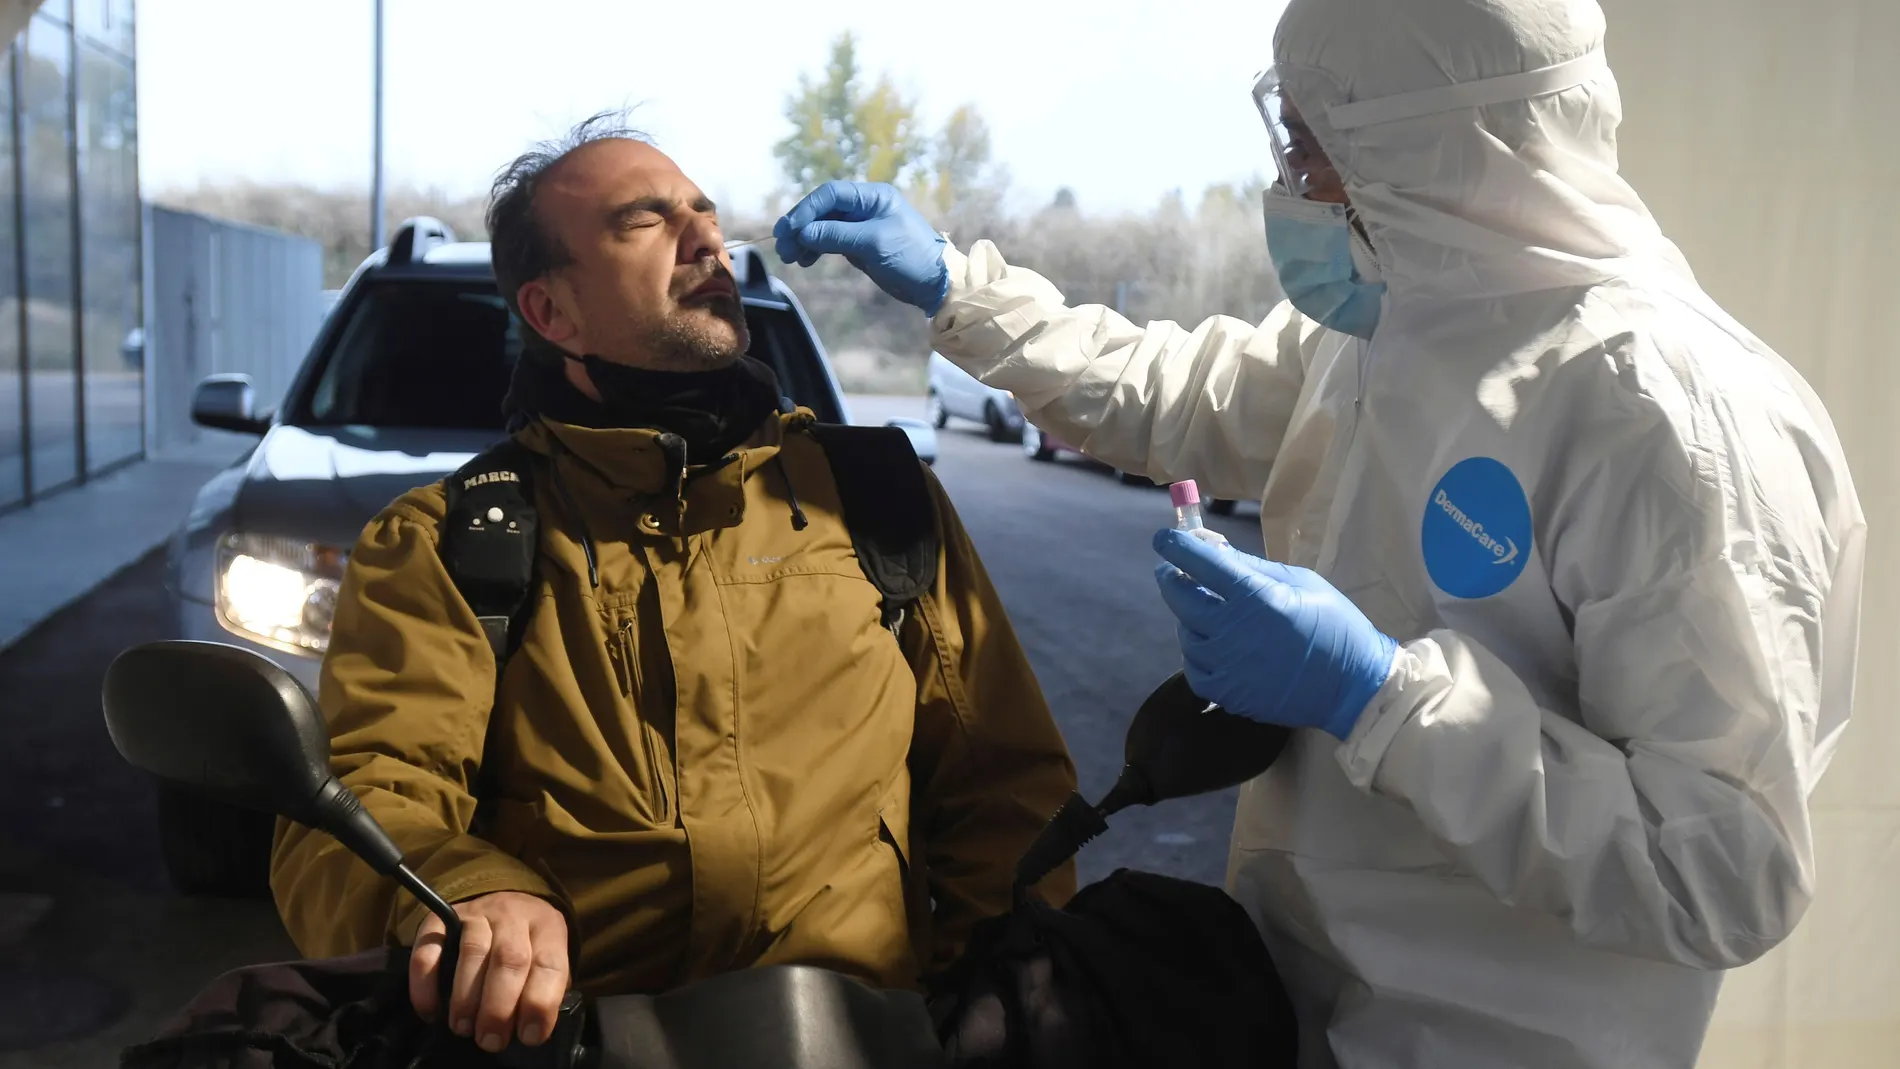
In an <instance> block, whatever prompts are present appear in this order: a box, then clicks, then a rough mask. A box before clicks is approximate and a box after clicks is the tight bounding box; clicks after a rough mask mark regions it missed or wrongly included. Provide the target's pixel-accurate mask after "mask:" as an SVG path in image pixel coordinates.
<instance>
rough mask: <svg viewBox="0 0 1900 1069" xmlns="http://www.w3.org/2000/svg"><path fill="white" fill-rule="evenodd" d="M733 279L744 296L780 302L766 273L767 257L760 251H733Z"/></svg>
mask: <svg viewBox="0 0 1900 1069" xmlns="http://www.w3.org/2000/svg"><path fill="white" fill-rule="evenodd" d="M732 279H733V281H734V282H737V283H738V284H739V293H740V294H741V295H742V296H747V297H763V298H766V299H767V300H778V294H776V293H773V292H772V279H771V276H770V275H768V274H766V273H765V257H764V256H763V255H761V254H760V253H759V250H758V249H755V248H751V247H747V248H743V249H734V250H733V253H732Z"/></svg>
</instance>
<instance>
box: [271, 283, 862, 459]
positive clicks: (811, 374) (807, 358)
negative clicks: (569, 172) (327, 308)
mask: <svg viewBox="0 0 1900 1069" xmlns="http://www.w3.org/2000/svg"><path fill="white" fill-rule="evenodd" d="M336 311H337V313H339V314H341V315H343V316H345V317H347V319H346V321H345V322H344V324H343V327H342V329H341V330H339V331H338V332H337V333H336V334H334V335H332V336H331V340H330V343H329V345H328V346H327V349H326V352H325V353H324V355H323V360H322V364H321V366H320V368H319V371H318V375H317V379H316V382H315V384H314V385H313V386H312V387H311V389H310V390H309V393H308V395H307V399H306V400H305V402H304V404H303V405H301V406H299V407H300V410H301V411H300V415H301V417H302V418H300V419H297V420H296V422H298V423H301V424H304V425H306V426H370V427H427V428H441V429H456V430H483V431H499V430H501V429H502V426H503V422H504V420H503V417H502V407H501V406H502V400H503V398H504V397H506V395H507V392H508V380H509V377H510V376H511V375H512V374H513V370H514V364H515V359H516V357H518V356H519V355H520V353H521V340H520V337H519V336H518V335H517V334H516V333H515V328H514V320H513V317H511V316H510V315H509V314H508V307H507V305H506V304H504V303H503V302H502V299H501V295H500V293H499V292H498V291H497V290H496V288H495V286H494V283H493V282H491V281H488V280H485V279H484V280H475V279H463V280H457V281H442V282H420V281H390V282H381V283H373V284H371V285H370V286H368V287H367V288H366V289H365V291H364V292H363V293H362V294H361V295H360V296H359V297H357V298H356V299H355V300H353V301H349V302H346V303H345V304H343V305H339V306H338V307H337V309H336ZM746 320H747V323H748V324H749V325H750V327H751V329H752V350H751V355H752V356H754V357H756V358H758V359H759V360H762V361H764V362H765V363H767V364H769V365H771V366H772V368H773V370H774V371H776V372H777V373H778V378H779V387H780V389H781V390H782V391H784V393H785V394H786V395H788V396H790V397H791V398H792V399H793V400H794V401H796V402H798V403H799V404H802V405H805V406H807V407H809V408H811V409H812V410H813V412H814V413H816V415H817V416H818V418H819V419H821V420H826V421H832V422H837V421H840V419H841V417H842V413H841V412H839V411H838V406H837V404H836V402H835V400H834V399H833V392H832V387H831V384H830V380H829V378H828V376H826V375H825V373H824V367H823V364H822V363H821V361H820V359H819V356H818V352H817V350H816V348H815V347H814V346H813V345H812V339H811V337H810V335H809V333H808V332H807V330H806V328H805V326H804V323H803V321H802V320H800V319H799V317H798V315H797V313H796V312H794V311H793V310H792V309H791V308H789V307H775V306H766V305H755V304H750V303H748V304H747V305H746Z"/></svg>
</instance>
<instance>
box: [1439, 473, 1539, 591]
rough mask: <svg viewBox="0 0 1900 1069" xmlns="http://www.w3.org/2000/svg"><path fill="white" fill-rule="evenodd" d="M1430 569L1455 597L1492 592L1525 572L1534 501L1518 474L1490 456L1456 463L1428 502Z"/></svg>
mask: <svg viewBox="0 0 1900 1069" xmlns="http://www.w3.org/2000/svg"><path fill="white" fill-rule="evenodd" d="M1419 542H1420V544H1421V547H1422V548H1423V549H1424V551H1425V570H1426V571H1427V572H1429V573H1431V577H1432V582H1434V583H1437V584H1438V589H1440V590H1443V591H1444V592H1445V593H1447V594H1450V595H1451V596H1452V597H1454V598H1488V597H1490V596H1491V595H1493V594H1496V593H1498V592H1500V591H1502V590H1503V589H1504V588H1505V587H1508V586H1510V585H1511V584H1512V583H1513V582H1515V581H1516V579H1517V577H1518V576H1519V575H1521V574H1523V571H1524V565H1525V564H1526V563H1527V562H1528V561H1529V559H1530V552H1531V505H1530V502H1529V501H1528V500H1526V499H1525V497H1524V488H1523V487H1522V486H1521V485H1519V484H1518V481H1517V476H1515V475H1512V474H1511V469H1510V468H1507V467H1505V466H1504V465H1503V464H1501V463H1499V462H1498V461H1495V460H1492V459H1491V458H1490V457H1471V458H1470V459H1468V460H1461V461H1459V462H1458V463H1456V464H1454V465H1452V468H1451V470H1450V471H1448V472H1446V473H1445V477H1444V478H1442V479H1440V480H1438V485H1437V486H1436V487H1435V488H1433V490H1432V496H1431V500H1430V501H1428V502H1426V504H1425V524H1424V528H1423V530H1421V531H1420V532H1419Z"/></svg>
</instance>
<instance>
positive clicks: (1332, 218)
mask: <svg viewBox="0 0 1900 1069" xmlns="http://www.w3.org/2000/svg"><path fill="white" fill-rule="evenodd" d="M1265 210H1266V217H1267V255H1268V256H1270V257H1272V259H1273V270H1274V271H1275V273H1277V274H1278V275H1279V276H1280V288H1281V289H1283V290H1285V291H1286V297H1287V300H1289V301H1292V302H1293V307H1295V308H1297V309H1299V310H1300V314H1302V315H1304V316H1306V317H1307V318H1308V319H1311V320H1313V321H1315V322H1317V323H1321V324H1323V325H1325V326H1326V327H1329V328H1331V329H1333V330H1336V331H1339V332H1340V333H1342V334H1351V335H1353V336H1354V337H1357V338H1370V337H1372V332H1373V330H1374V329H1376V328H1377V327H1378V325H1379V305H1380V301H1381V299H1382V298H1383V297H1384V296H1385V283H1384V282H1383V281H1381V280H1380V278H1379V270H1378V263H1377V261H1375V260H1374V259H1373V256H1372V249H1371V247H1370V246H1368V245H1366V242H1365V239H1364V238H1362V237H1360V236H1359V232H1358V230H1357V229H1356V228H1355V227H1353V226H1352V225H1351V224H1350V223H1349V222H1348V221H1347V217H1346V206H1345V205H1343V204H1323V203H1321V202H1319V201H1312V200H1305V199H1303V198H1300V197H1290V196H1287V195H1286V194H1284V193H1279V192H1276V191H1274V190H1271V189H1269V190H1267V193H1266V197H1265Z"/></svg>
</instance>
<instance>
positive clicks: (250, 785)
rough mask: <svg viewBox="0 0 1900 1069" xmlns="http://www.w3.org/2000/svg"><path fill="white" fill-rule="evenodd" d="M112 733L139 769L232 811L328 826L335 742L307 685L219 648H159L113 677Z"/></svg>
mask: <svg viewBox="0 0 1900 1069" xmlns="http://www.w3.org/2000/svg"><path fill="white" fill-rule="evenodd" d="M103 698H104V704H105V713H106V730H107V732H108V733H110V734H111V736H112V745H114V746H115V747H117V748H118V750H119V753H120V754H121V755H123V756H124V757H125V759H126V760H127V761H129V762H131V763H132V764H133V765H134V766H136V767H138V768H141V769H144V770H145V771H147V772H150V773H152V774H153V775H155V776H158V777H159V778H160V779H165V780H169V781H171V782H173V783H176V784H178V785H180V786H183V787H187V788H191V789H193V790H196V791H198V792H199V793H201V794H204V795H206V796H209V797H211V798H215V799H217V800H218V801H220V802H224V803H226V804H227V805H234V806H238V807H241V808H244V809H255V810H261V811H263V812H266V813H275V814H278V815H280V816H285V817H289V818H290V819H291V820H294V821H297V822H298V823H300V824H307V825H311V826H313V827H321V826H323V825H324V824H325V823H326V821H325V819H324V813H323V811H322V799H323V797H324V794H325V792H324V787H325V786H326V785H327V784H328V783H329V782H331V780H330V735H329V731H328V730H327V729H326V728H325V727H324V723H323V715H322V714H321V713H319V712H318V711H317V708H316V703H315V702H313V701H311V699H310V694H309V692H308V691H306V690H304V688H303V685H302V684H300V683H298V682H297V680H296V679H295V678H294V677H292V676H291V674H290V673H289V672H286V671H285V670H284V669H283V668H281V667H279V666H278V665H277V664H276V663H274V662H272V661H271V660H270V659H269V658H267V657H263V656H260V655H258V654H256V653H252V652H251V651H249V650H245V649H241V648H239V647H237V646H227V645H222V644H220V643H215V642H184V641H167V642H153V643H149V644H147V645H143V646H135V647H133V648H132V649H129V650H126V651H125V652H124V653H121V654H119V656H118V657H117V658H116V659H115V660H114V661H113V662H112V666H111V667H110V668H108V669H107V670H106V680H105V693H104V695H103Z"/></svg>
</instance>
